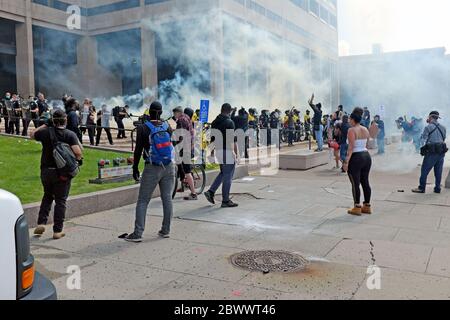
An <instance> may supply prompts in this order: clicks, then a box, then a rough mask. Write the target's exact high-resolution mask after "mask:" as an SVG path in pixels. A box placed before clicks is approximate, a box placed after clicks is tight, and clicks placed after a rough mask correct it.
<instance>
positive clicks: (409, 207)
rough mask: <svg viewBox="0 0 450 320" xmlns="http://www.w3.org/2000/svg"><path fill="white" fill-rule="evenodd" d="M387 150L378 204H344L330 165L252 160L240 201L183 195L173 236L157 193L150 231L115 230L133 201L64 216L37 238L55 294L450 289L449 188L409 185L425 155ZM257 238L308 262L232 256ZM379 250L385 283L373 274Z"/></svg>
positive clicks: (127, 225) (431, 292)
mask: <svg viewBox="0 0 450 320" xmlns="http://www.w3.org/2000/svg"><path fill="white" fill-rule="evenodd" d="M388 153H389V154H390V155H387V156H384V157H379V156H374V169H373V172H372V175H371V182H372V188H373V195H374V201H373V209H374V213H373V215H371V216H368V215H366V216H361V217H355V216H350V215H348V214H347V212H346V211H347V209H348V207H350V206H351V205H352V198H351V187H350V183H349V181H348V177H347V176H346V175H345V174H341V173H340V170H336V169H331V165H327V166H321V167H319V168H315V169H313V170H310V171H307V172H300V171H279V172H278V174H276V175H274V176H264V175H261V174H259V173H258V172H255V173H252V174H251V176H250V177H247V178H244V179H240V180H237V181H236V182H235V183H234V185H233V188H232V192H233V201H236V202H238V203H239V204H240V206H239V208H237V209H221V208H220V206H211V205H210V204H209V203H207V201H206V200H205V199H204V198H203V197H200V200H199V201H198V202H195V201H194V202H184V201H182V200H181V199H180V198H179V197H178V198H177V199H176V200H175V203H174V212H175V216H174V220H173V225H172V234H171V238H170V239H160V238H158V236H157V232H158V230H159V227H160V224H161V220H162V218H161V216H162V207H161V201H160V200H159V199H155V200H154V201H152V203H151V207H150V208H149V210H148V215H149V216H148V219H147V230H146V232H145V235H144V237H145V240H144V242H143V243H140V244H133V243H127V242H124V241H123V240H120V239H118V236H119V235H120V234H123V233H125V232H130V231H132V226H133V223H134V208H135V206H134V205H131V206H126V207H123V208H119V209H115V210H111V211H106V212H99V213H96V214H92V215H88V216H83V217H79V218H75V219H72V220H70V221H67V224H66V233H67V236H66V238H64V239H62V240H60V241H53V240H50V232H48V233H47V234H45V235H44V236H43V237H42V238H40V239H38V238H32V240H31V242H32V253H33V254H34V256H35V258H36V261H37V269H38V270H39V271H40V272H42V273H43V274H44V275H46V276H47V277H49V278H50V279H51V280H52V281H53V283H54V284H55V285H56V287H57V290H58V294H59V298H60V299H171V300H173V299H450V190H448V189H446V190H444V191H443V193H442V194H441V195H436V194H434V193H428V194H426V195H417V194H412V193H411V192H410V189H411V188H413V187H417V180H418V176H419V170H420V167H419V164H420V160H421V158H420V156H417V155H412V154H408V156H405V154H401V153H400V152H399V151H398V146H397V145H393V146H391V147H390V148H389V150H388ZM448 169H449V164H448V163H447V164H446V173H447V172H448ZM430 178H432V177H431V176H430ZM430 182H431V179H430ZM429 191H432V188H430V190H429ZM254 249H271V250H278V249H279V250H285V251H289V252H294V253H298V254H300V255H302V256H303V257H305V258H307V259H308V260H309V261H310V264H309V266H308V267H307V268H306V269H305V270H303V271H300V272H295V273H286V274H279V273H267V274H264V273H262V272H249V271H246V270H243V269H239V268H236V267H235V266H233V265H232V264H231V262H230V256H232V255H233V254H235V253H239V252H242V251H245V250H254ZM374 262H375V264H376V265H377V266H378V267H380V268H381V289H380V290H369V289H368V287H367V285H366V282H367V278H368V277H369V276H370V275H368V274H367V268H368V266H370V265H372V264H374ZM71 265H77V266H79V267H80V268H81V289H80V290H69V289H68V288H67V285H66V284H67V283H66V282H67V279H68V276H69V275H68V274H67V267H68V266H71Z"/></svg>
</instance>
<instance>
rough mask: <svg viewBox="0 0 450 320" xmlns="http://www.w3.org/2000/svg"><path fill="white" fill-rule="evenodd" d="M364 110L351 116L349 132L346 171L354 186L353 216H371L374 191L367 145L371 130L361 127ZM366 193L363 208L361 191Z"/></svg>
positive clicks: (354, 112) (351, 212) (357, 109)
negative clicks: (370, 179) (371, 184)
mask: <svg viewBox="0 0 450 320" xmlns="http://www.w3.org/2000/svg"><path fill="white" fill-rule="evenodd" d="M363 113H364V111H363V109H361V108H355V110H353V113H352V114H351V115H350V124H351V126H352V127H351V128H350V129H349V130H348V144H349V145H348V154H347V159H346V161H345V162H344V170H345V171H346V172H348V176H349V178H350V183H351V184H352V191H353V200H354V204H355V206H354V208H353V209H350V210H348V213H349V214H351V215H356V216H360V215H361V214H363V213H364V214H371V213H372V208H371V205H370V200H371V196H372V189H371V187H370V183H369V175H370V169H371V167H372V158H371V157H370V154H369V151H368V149H367V145H368V143H369V139H370V133H369V130H368V129H367V128H366V127H364V126H362V125H361V120H362V116H363ZM360 186H362V188H363V192H364V203H363V206H362V207H361V189H360Z"/></svg>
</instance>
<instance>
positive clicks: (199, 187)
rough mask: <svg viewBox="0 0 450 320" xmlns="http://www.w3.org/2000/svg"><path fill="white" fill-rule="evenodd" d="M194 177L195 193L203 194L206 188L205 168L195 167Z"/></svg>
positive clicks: (201, 166) (199, 165)
mask: <svg viewBox="0 0 450 320" xmlns="http://www.w3.org/2000/svg"><path fill="white" fill-rule="evenodd" d="M192 177H193V178H194V188H195V192H196V193H197V194H202V193H203V191H204V190H205V187H206V172H205V166H204V165H201V164H197V165H194V166H193V168H192Z"/></svg>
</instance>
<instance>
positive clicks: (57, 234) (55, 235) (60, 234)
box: [53, 232, 66, 240]
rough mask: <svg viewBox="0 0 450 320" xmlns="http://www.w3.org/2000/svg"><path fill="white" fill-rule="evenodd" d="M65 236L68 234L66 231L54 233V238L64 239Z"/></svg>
mask: <svg viewBox="0 0 450 320" xmlns="http://www.w3.org/2000/svg"><path fill="white" fill-rule="evenodd" d="M65 236H66V234H65V233H64V232H55V233H53V239H54V240H59V239H62V238H64V237H65Z"/></svg>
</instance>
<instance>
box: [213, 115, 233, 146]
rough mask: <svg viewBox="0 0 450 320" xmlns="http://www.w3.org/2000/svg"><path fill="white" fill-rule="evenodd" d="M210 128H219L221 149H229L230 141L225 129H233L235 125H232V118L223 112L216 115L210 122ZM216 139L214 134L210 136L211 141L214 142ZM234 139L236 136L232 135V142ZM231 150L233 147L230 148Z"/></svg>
mask: <svg viewBox="0 0 450 320" xmlns="http://www.w3.org/2000/svg"><path fill="white" fill-rule="evenodd" d="M211 128H212V129H215V130H219V131H220V132H221V134H222V137H223V146H222V147H223V150H227V149H228V150H230V146H231V143H229V142H228V141H227V130H233V131H234V130H235V129H236V126H235V125H234V122H233V120H231V117H229V116H225V115H223V114H220V115H218V116H217V118H216V119H215V120H214V121H213V122H212V124H211ZM215 140H216V137H215V136H212V137H211V142H214V141H215ZM235 141H236V137H234V140H233V142H235ZM231 150H233V149H231Z"/></svg>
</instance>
